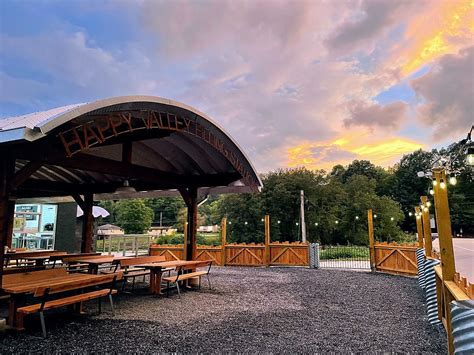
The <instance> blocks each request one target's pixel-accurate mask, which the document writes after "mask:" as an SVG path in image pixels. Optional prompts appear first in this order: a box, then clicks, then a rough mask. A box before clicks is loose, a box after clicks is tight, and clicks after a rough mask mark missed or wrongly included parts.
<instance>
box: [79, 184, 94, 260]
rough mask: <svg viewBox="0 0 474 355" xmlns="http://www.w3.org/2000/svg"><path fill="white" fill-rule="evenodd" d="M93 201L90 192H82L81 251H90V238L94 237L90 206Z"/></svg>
mask: <svg viewBox="0 0 474 355" xmlns="http://www.w3.org/2000/svg"><path fill="white" fill-rule="evenodd" d="M93 203H94V195H93V194H92V193H89V192H88V193H86V194H84V201H83V205H84V208H82V211H83V212H84V215H83V217H82V242H81V253H90V252H91V251H92V239H93V237H94V216H93V215H92V207H93Z"/></svg>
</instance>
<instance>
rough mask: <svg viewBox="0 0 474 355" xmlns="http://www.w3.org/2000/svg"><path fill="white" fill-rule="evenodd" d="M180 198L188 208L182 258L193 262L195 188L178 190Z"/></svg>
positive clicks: (194, 254) (195, 221)
mask: <svg viewBox="0 0 474 355" xmlns="http://www.w3.org/2000/svg"><path fill="white" fill-rule="evenodd" d="M179 191H180V193H181V196H182V197H183V199H184V202H185V203H186V206H187V207H188V218H187V222H188V228H187V230H186V231H187V233H186V241H185V243H184V257H185V259H186V260H194V259H195V258H196V250H197V249H196V232H197V212H198V206H197V188H196V187H190V188H186V189H180V190H179Z"/></svg>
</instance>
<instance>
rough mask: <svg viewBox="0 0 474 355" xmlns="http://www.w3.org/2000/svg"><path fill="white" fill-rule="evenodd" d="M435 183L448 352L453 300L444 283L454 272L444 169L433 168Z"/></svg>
mask: <svg viewBox="0 0 474 355" xmlns="http://www.w3.org/2000/svg"><path fill="white" fill-rule="evenodd" d="M433 174H434V178H435V180H434V181H436V183H435V184H434V186H433V187H434V200H435V209H436V216H437V218H438V221H437V222H438V223H437V225H438V238H439V249H440V255H441V270H442V275H443V287H442V289H443V296H444V314H445V317H446V333H447V335H448V352H449V353H450V354H452V353H454V345H453V334H452V328H451V306H450V303H451V301H452V300H453V297H452V295H451V293H450V292H449V291H448V290H447V289H446V287H445V286H444V283H445V282H446V281H453V280H454V274H455V272H456V266H455V262H454V250H453V237H452V234H451V217H450V214H449V203H448V190H447V189H448V182H447V180H446V173H445V171H444V169H433Z"/></svg>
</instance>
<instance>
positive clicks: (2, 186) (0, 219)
mask: <svg viewBox="0 0 474 355" xmlns="http://www.w3.org/2000/svg"><path fill="white" fill-rule="evenodd" d="M14 172H15V159H1V160H0V288H1V287H2V279H3V267H4V264H5V246H6V245H7V242H8V231H9V228H8V225H9V223H10V218H11V217H10V214H9V197H10V194H11V188H10V181H11V178H12V176H13V174H14Z"/></svg>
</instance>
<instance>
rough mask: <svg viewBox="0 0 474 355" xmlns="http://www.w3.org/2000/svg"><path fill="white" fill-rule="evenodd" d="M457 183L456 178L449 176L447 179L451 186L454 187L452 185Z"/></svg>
mask: <svg viewBox="0 0 474 355" xmlns="http://www.w3.org/2000/svg"><path fill="white" fill-rule="evenodd" d="M457 182H458V179H456V176H451V177H450V178H449V183H450V184H451V185H453V186H454V185H456V184H457Z"/></svg>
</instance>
